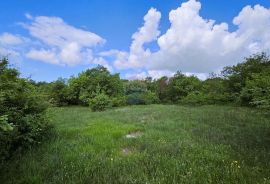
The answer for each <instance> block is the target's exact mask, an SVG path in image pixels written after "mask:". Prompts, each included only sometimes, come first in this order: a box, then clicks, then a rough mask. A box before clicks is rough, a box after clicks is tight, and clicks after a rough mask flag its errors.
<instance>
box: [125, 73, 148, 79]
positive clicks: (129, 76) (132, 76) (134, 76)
mask: <svg viewBox="0 0 270 184" xmlns="http://www.w3.org/2000/svg"><path fill="white" fill-rule="evenodd" d="M147 76H148V74H147V73H146V72H133V73H127V74H126V75H125V78H126V79H128V80H143V79H145V78H146V77H147Z"/></svg>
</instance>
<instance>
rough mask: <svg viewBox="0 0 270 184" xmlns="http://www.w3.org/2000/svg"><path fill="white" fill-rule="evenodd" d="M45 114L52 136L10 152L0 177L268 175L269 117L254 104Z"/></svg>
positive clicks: (73, 179)
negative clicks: (16, 153) (10, 158)
mask: <svg viewBox="0 0 270 184" xmlns="http://www.w3.org/2000/svg"><path fill="white" fill-rule="evenodd" d="M48 114H49V116H50V118H51V119H52V122H53V124H54V125H55V129H56V136H54V137H52V138H51V139H50V140H48V141H47V142H46V143H44V144H42V145H40V146H39V147H38V148H36V149H32V150H31V151H29V152H27V153H25V154H24V155H23V156H21V157H20V158H16V159H13V161H11V162H10V163H9V164H8V165H7V166H6V168H4V169H2V170H1V171H0V179H1V182H0V183H3V184H4V183H26V184H32V183H33V184H36V183H57V184H58V183H68V184H69V183H74V184H80V183H85V184H88V183H94V184H98V183H115V184H119V183H153V184H157V183H168V184H173V183H251V184H255V183H270V118H269V116H267V114H263V113H260V112H258V111H255V110H251V109H246V108H239V107H227V106H202V107H183V106H174V105H151V106H133V107H123V108H116V109H112V110H108V111H105V112H91V111H90V109H89V108H85V107H66V108H52V109H50V110H49V112H48ZM127 134H131V135H133V134H134V135H135V136H138V137H136V138H127V137H126V135H127Z"/></svg>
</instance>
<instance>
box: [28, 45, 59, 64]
mask: <svg viewBox="0 0 270 184" xmlns="http://www.w3.org/2000/svg"><path fill="white" fill-rule="evenodd" d="M26 57H28V58H31V59H34V60H39V61H43V62H45V63H50V64H59V61H58V59H57V56H56V55H55V51H53V50H44V49H41V50H35V49H32V50H30V51H29V52H28V53H27V54H26Z"/></svg>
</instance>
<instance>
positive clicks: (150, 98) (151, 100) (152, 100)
mask: <svg viewBox="0 0 270 184" xmlns="http://www.w3.org/2000/svg"><path fill="white" fill-rule="evenodd" d="M143 100H144V104H147V105H148V104H157V103H159V102H160V100H159V98H158V96H157V94H156V93H154V92H151V91H146V92H145V93H144V94H143Z"/></svg>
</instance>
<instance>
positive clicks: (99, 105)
mask: <svg viewBox="0 0 270 184" xmlns="http://www.w3.org/2000/svg"><path fill="white" fill-rule="evenodd" d="M89 106H90V108H91V109H92V111H104V110H106V109H108V108H110V107H112V102H111V100H110V98H109V96H108V95H106V94H105V93H99V94H97V95H96V96H95V97H94V98H92V99H90V100H89Z"/></svg>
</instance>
